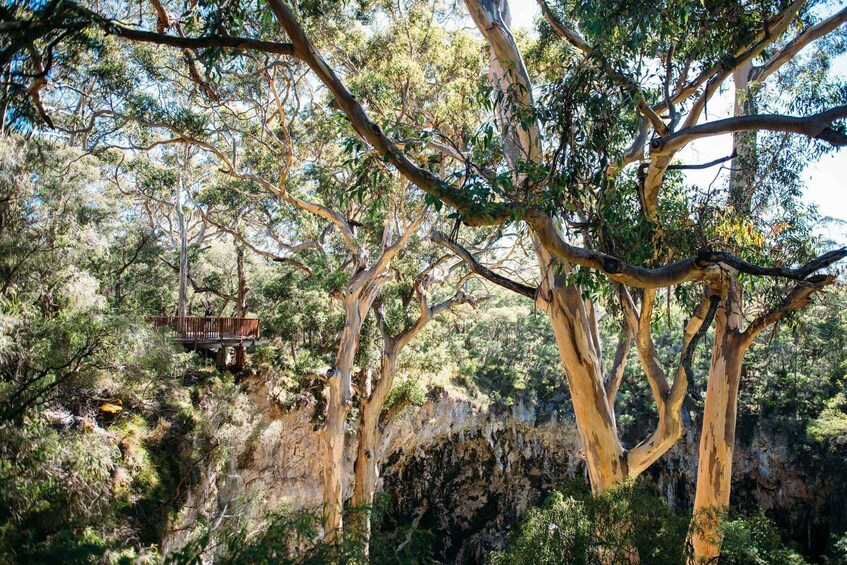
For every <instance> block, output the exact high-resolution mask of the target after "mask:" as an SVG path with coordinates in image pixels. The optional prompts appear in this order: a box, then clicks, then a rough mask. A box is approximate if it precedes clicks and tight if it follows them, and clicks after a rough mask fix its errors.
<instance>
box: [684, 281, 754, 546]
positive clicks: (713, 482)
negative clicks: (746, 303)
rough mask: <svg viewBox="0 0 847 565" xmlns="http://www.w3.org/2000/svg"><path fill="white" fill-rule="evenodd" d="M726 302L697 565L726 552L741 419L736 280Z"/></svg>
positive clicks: (709, 417)
mask: <svg viewBox="0 0 847 565" xmlns="http://www.w3.org/2000/svg"><path fill="white" fill-rule="evenodd" d="M727 287H728V288H727V290H726V297H725V298H724V299H723V300H722V302H721V305H720V306H719V307H718V312H717V314H716V315H715V344H714V348H713V351H712V362H711V367H710V368H709V381H708V384H707V386H706V405H705V407H704V409H703V426H702V432H701V436H700V455H699V461H698V467H697V491H696V495H695V498H694V527H693V529H692V535H691V543H692V547H693V549H694V557H695V560H696V562H698V563H699V562H711V560H714V559H716V558H717V557H718V554H719V553H720V514H721V513H722V512H723V511H724V509H726V507H727V506H728V505H729V493H730V483H731V479H732V454H733V448H734V446H735V420H736V411H737V406H738V387H739V383H740V380H741V362H742V358H743V356H744V347H743V344H744V338H743V335H742V332H741V296H740V289H739V287H738V282H737V280H736V279H735V276H734V275H733V276H730V277H728V284H727Z"/></svg>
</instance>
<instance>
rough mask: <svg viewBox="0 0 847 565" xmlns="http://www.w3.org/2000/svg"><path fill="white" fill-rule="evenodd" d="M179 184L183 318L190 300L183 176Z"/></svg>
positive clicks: (180, 305)
mask: <svg viewBox="0 0 847 565" xmlns="http://www.w3.org/2000/svg"><path fill="white" fill-rule="evenodd" d="M178 186H179V188H178V190H177V193H176V202H175V203H174V209H175V211H176V217H177V225H178V227H179V291H178V295H177V311H176V315H177V316H178V317H180V318H182V317H184V316H186V315H187V302H188V228H187V226H186V222H185V210H184V209H183V198H184V196H185V190H184V186H183V181H182V176H180V179H179V184H178Z"/></svg>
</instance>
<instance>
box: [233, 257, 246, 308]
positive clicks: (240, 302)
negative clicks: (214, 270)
mask: <svg viewBox="0 0 847 565" xmlns="http://www.w3.org/2000/svg"><path fill="white" fill-rule="evenodd" d="M235 254H236V255H235V264H236V271H237V273H238V290H237V291H236V294H235V296H236V302H235V317H236V318H244V317H245V316H246V315H247V290H248V289H247V274H246V273H245V271H244V247H242V246H241V245H236V248H235Z"/></svg>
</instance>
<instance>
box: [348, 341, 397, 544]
mask: <svg viewBox="0 0 847 565" xmlns="http://www.w3.org/2000/svg"><path fill="white" fill-rule="evenodd" d="M396 368H397V358H396V355H395V354H394V353H388V352H384V353H383V356H382V368H381V370H380V379H379V382H378V383H377V386H376V387H375V389H374V391H373V393H371V394H368V395H367V398H363V399H362V403H361V410H362V415H361V418H360V419H359V446H358V448H357V450H356V463H355V478H354V483H353V499H352V506H353V508H354V509H355V510H356V519H357V524H356V526H357V529H358V532H357V533H358V534H359V535H360V536H361V539H362V541H363V544H364V548H363V549H364V553H365V556H366V557H367V556H368V550H369V547H368V546H369V543H370V539H371V508H372V506H373V501H374V494H375V493H376V481H377V478H378V477H379V467H378V466H379V458H380V455H381V454H380V451H379V444H380V439H381V436H382V434H381V432H380V428H379V417H380V414H381V413H382V408H383V406H384V405H385V400H386V398H387V397H388V393H389V392H390V391H391V385H392V384H393V381H394V374H395V372H396Z"/></svg>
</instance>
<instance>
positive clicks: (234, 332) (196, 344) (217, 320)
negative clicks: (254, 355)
mask: <svg viewBox="0 0 847 565" xmlns="http://www.w3.org/2000/svg"><path fill="white" fill-rule="evenodd" d="M147 320H148V321H149V322H150V323H151V324H153V327H155V328H157V329H161V330H164V331H166V332H168V333H169V334H170V336H171V339H172V340H173V341H174V342H175V343H180V344H182V345H184V346H186V347H193V349H195V350H196V349H205V350H209V349H217V351H218V353H217V356H216V359H217V364H218V366H219V367H222V368H223V367H226V366H227V365H229V363H230V356H229V353H230V349H232V348H234V349H235V360H234V361H235V366H236V368H238V369H242V368H244V366H245V365H246V364H247V351H246V346H247V345H256V344H257V343H258V342H259V338H260V332H261V327H260V325H259V320H258V319H257V318H226V317H223V316H211V317H210V316H151V317H149V318H148V319H147Z"/></svg>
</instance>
